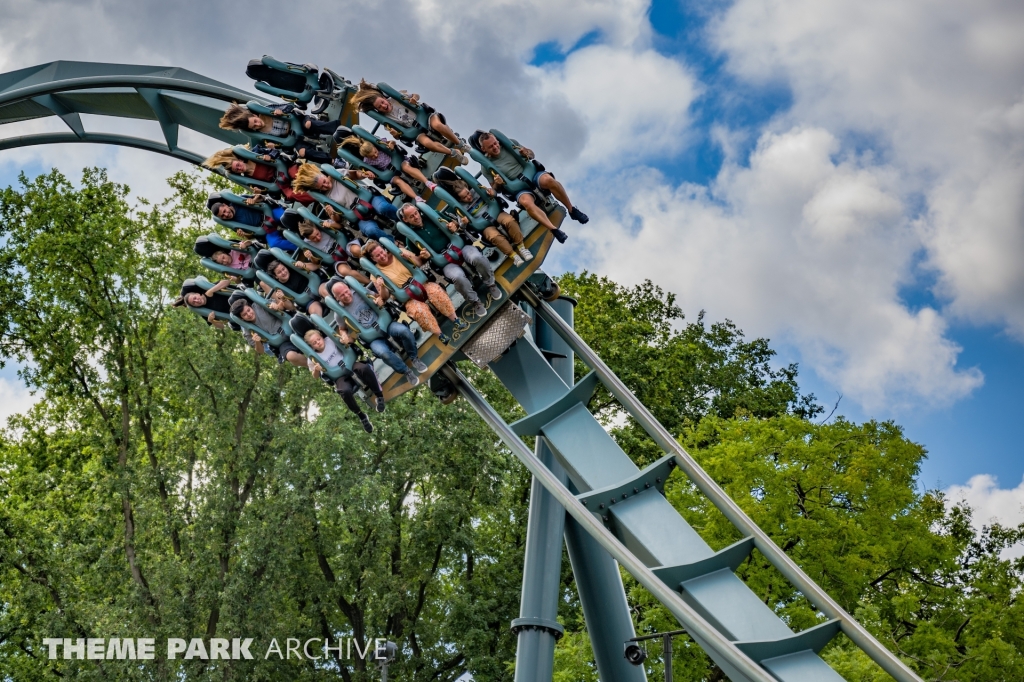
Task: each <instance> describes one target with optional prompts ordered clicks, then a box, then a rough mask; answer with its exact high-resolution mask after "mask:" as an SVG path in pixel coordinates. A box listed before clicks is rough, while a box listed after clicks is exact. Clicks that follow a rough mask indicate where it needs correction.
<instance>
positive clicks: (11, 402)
mask: <svg viewBox="0 0 1024 682" xmlns="http://www.w3.org/2000/svg"><path fill="white" fill-rule="evenodd" d="M38 400H39V398H38V397H37V396H34V395H32V393H31V392H30V391H29V390H28V388H26V387H25V384H23V383H21V382H20V381H18V380H17V379H15V380H11V379H8V378H6V377H0V426H4V425H6V424H7V420H8V419H9V418H10V417H12V416H13V415H16V414H22V413H24V412H27V411H28V410H29V409H31V408H32V406H33V405H35V404H36V402H38Z"/></svg>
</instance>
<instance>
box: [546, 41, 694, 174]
mask: <svg viewBox="0 0 1024 682" xmlns="http://www.w3.org/2000/svg"><path fill="white" fill-rule="evenodd" d="M537 72H538V74H539V76H540V78H541V81H542V84H543V85H542V92H544V93H545V94H546V95H547V96H548V97H549V98H554V97H558V96H562V97H565V98H566V99H567V100H568V102H569V106H570V107H571V108H572V109H573V110H574V111H575V112H576V113H577V114H579V116H580V118H581V119H582V120H583V122H584V124H585V125H586V129H587V132H588V137H587V143H586V146H584V148H583V151H582V152H581V154H580V157H579V160H578V161H577V163H575V164H573V168H572V171H571V176H573V177H579V176H580V175H582V174H584V173H600V172H602V171H606V170H608V169H618V168H620V167H621V166H622V165H624V164H625V165H632V164H633V163H635V162H636V160H638V159H643V160H644V161H645V162H646V163H650V162H651V161H654V160H657V159H659V158H665V157H669V156H672V155H674V154H675V153H677V152H678V151H679V150H680V149H681V148H682V147H683V146H684V145H685V142H686V140H687V138H688V135H687V128H688V125H689V122H690V120H689V109H690V105H691V104H692V103H693V100H694V99H695V98H696V97H697V94H698V92H699V86H698V84H697V82H696V79H695V78H694V77H693V76H692V75H691V74H690V73H689V72H687V70H686V69H685V68H684V67H683V65H682V64H681V63H679V62H678V61H676V60H674V59H670V58H668V57H665V56H663V55H661V54H659V53H657V52H655V51H654V50H635V49H633V48H629V47H625V48H618V47H611V46H608V45H595V46H592V47H586V48H583V49H580V50H576V51H575V52H573V53H572V54H570V55H569V56H568V57H567V58H566V60H565V61H564V62H562V63H558V64H554V65H550V66H548V67H545V68H543V69H538V70H537Z"/></svg>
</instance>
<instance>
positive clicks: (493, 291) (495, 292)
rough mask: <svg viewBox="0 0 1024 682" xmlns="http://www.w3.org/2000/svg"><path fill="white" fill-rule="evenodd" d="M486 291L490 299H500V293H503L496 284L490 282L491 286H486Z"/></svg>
mask: <svg viewBox="0 0 1024 682" xmlns="http://www.w3.org/2000/svg"><path fill="white" fill-rule="evenodd" d="M487 293H488V294H490V295H491V300H492V301H500V300H501V296H502V294H504V293H505V292H503V291H502V290H501V287H499V286H498V285H497V284H492V285H491V286H489V287H487Z"/></svg>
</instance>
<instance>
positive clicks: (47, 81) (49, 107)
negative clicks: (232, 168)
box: [0, 62, 268, 164]
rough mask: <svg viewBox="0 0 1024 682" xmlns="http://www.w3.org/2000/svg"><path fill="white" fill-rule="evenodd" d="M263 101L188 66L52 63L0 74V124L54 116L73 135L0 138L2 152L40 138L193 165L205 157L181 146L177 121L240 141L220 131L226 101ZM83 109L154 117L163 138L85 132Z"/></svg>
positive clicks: (35, 142) (241, 140) (210, 134)
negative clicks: (122, 149) (137, 151)
mask: <svg viewBox="0 0 1024 682" xmlns="http://www.w3.org/2000/svg"><path fill="white" fill-rule="evenodd" d="M250 100H255V101H258V102H268V100H266V99H264V98H262V97H259V96H257V95H253V94H252V93H249V92H246V91H245V90H240V89H238V88H235V87H233V86H230V85H227V84H225V83H220V82H218V81H215V80H213V79H211V78H206V77H205V76H201V75H199V74H197V73H193V72H192V71H188V70H186V69H179V68H174V67H170V68H169V67H163V66H138V65H133V64H97V63H91V62H50V63H49V64H41V65H39V66H33V67H29V68H26V69H21V70H19V71H12V72H10V73H5V74H0V125H3V124H5V123H15V122H18V121H28V120H33V119H38V118H45V117H49V116H57V117H59V118H60V119H61V120H63V121H64V123H65V124H67V126H68V127H69V128H70V129H71V133H72V134H70V135H68V134H64V135H61V134H59V133H46V134H42V135H23V136H17V137H10V138H7V139H0V150H2V149H12V148H15V147H25V146H31V145H39V144H55V143H68V142H92V143H101V144H113V145H119V146H126V147H135V148H137V149H145V150H147V151H153V152H157V153H159V154H165V155H167V156H173V157H175V158H178V159H181V160H183V161H187V162H189V163H193V164H199V163H201V162H202V159H203V156H201V155H199V154H196V153H194V152H190V151H187V150H183V149H180V148H179V147H178V134H179V131H180V128H181V127H182V126H184V127H186V128H189V129H191V130H194V131H196V132H198V133H202V134H203V135H206V136H208V137H212V138H214V139H217V140H221V141H222V142H226V143H228V144H232V145H234V144H244V143H245V142H247V141H248V138H247V136H246V135H244V134H243V133H240V132H237V131H231V130H222V129H221V128H220V127H219V126H218V122H219V121H220V117H221V115H222V114H223V113H224V110H225V109H226V108H227V105H228V103H230V102H236V101H237V102H246V101H250ZM81 114H92V115H97V116H114V117H120V118H133V119H141V120H151V121H156V122H157V123H158V124H159V125H160V129H161V132H162V133H163V136H164V140H163V143H162V144H161V143H160V142H156V141H152V140H146V139H144V138H138V137H131V136H126V135H115V134H109V133H90V132H88V131H87V130H85V127H84V125H83V124H82V118H81Z"/></svg>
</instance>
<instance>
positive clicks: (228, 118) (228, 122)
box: [218, 102, 252, 130]
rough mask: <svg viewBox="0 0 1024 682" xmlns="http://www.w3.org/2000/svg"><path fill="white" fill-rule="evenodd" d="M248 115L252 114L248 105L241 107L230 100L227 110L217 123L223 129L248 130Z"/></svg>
mask: <svg viewBox="0 0 1024 682" xmlns="http://www.w3.org/2000/svg"><path fill="white" fill-rule="evenodd" d="M250 116H252V112H251V111H249V108H248V107H243V106H242V105H240V104H239V103H238V102H232V103H231V106H230V107H228V110H227V111H225V112H224V115H223V116H221V117H220V123H219V124H218V125H219V126H220V127H221V128H223V129H224V130H248V129H249V117H250Z"/></svg>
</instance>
